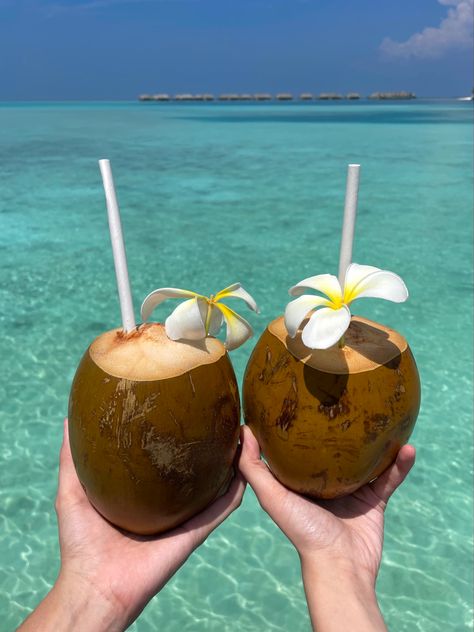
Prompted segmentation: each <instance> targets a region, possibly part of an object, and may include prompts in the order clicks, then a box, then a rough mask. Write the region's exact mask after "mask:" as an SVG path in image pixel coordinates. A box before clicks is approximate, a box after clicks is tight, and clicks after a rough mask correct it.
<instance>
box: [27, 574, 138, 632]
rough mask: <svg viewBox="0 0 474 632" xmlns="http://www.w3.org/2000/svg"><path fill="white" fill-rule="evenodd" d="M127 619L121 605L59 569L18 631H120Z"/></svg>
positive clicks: (80, 579) (124, 626)
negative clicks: (51, 586) (46, 591)
mask: <svg viewBox="0 0 474 632" xmlns="http://www.w3.org/2000/svg"><path fill="white" fill-rule="evenodd" d="M128 623H129V621H128V620H127V617H126V615H125V613H124V611H123V609H122V608H120V607H119V605H118V604H117V603H114V602H113V600H111V599H108V598H107V597H106V596H105V595H104V594H101V593H100V592H99V591H97V590H95V588H94V586H93V585H91V584H87V582H85V581H84V580H83V579H82V578H80V577H79V576H66V575H64V574H63V573H61V574H60V575H59V577H58V579H57V580H56V583H55V584H54V586H53V588H52V589H51V590H50V592H49V593H48V594H47V595H46V597H45V598H44V599H43V601H42V602H41V603H40V604H39V605H38V607H37V608H36V609H35V610H34V611H33V612H32V613H31V615H30V616H29V617H28V618H27V619H26V621H25V622H24V623H23V624H22V626H20V628H19V632H39V631H41V632H69V631H70V630H74V632H122V630H125V629H126V627H127V625H128Z"/></svg>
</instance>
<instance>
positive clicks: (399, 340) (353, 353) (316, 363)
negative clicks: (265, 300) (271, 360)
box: [268, 316, 408, 374]
mask: <svg viewBox="0 0 474 632" xmlns="http://www.w3.org/2000/svg"><path fill="white" fill-rule="evenodd" d="M306 322H307V321H304V322H303V323H302V324H301V327H304V325H305V323H306ZM268 330H269V332H270V333H271V334H273V335H274V336H275V337H276V338H278V339H279V340H280V341H281V343H282V344H283V345H285V347H286V348H287V349H288V351H289V352H290V353H291V354H292V355H293V356H295V357H296V358H298V360H301V362H303V363H305V364H307V365H308V366H311V367H313V368H314V369H318V370H319V371H324V372H326V373H337V374H348V373H362V372H364V371H372V370H374V369H377V368H378V367H380V366H381V365H384V364H387V363H389V362H391V361H392V360H394V359H395V358H397V357H398V356H400V354H402V353H403V352H404V351H405V350H406V348H407V346H408V344H407V341H406V340H405V338H404V337H403V336H402V335H401V334H399V333H398V332H397V331H395V330H394V329H390V328H389V327H385V326H384V325H381V324H380V323H375V322H373V321H371V320H368V319H366V318H362V317H360V316H353V317H352V319H351V323H350V325H349V328H348V329H347V331H346V333H345V335H344V340H345V345H344V347H342V348H340V347H338V345H337V344H336V345H333V346H332V347H329V348H328V349H314V350H313V349H308V347H306V346H305V345H304V344H303V342H302V340H301V329H300V330H299V331H298V333H297V334H296V336H295V338H291V337H290V336H289V335H288V331H287V329H286V327H285V321H284V318H283V316H280V317H279V318H277V319H275V320H274V321H272V322H271V323H270V324H269V325H268Z"/></svg>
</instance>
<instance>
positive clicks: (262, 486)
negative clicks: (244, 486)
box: [239, 426, 288, 515]
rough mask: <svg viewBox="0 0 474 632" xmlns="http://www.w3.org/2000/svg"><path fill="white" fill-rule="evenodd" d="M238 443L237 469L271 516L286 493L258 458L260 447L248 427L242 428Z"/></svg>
mask: <svg viewBox="0 0 474 632" xmlns="http://www.w3.org/2000/svg"><path fill="white" fill-rule="evenodd" d="M240 442H241V444H242V452H241V455H240V459H239V469H240V471H241V472H242V474H243V475H244V477H245V479H246V480H247V482H248V483H249V485H250V486H251V487H252V489H253V491H254V492H255V494H256V496H257V498H258V501H259V503H260V505H261V506H262V508H263V509H264V510H265V511H266V512H267V513H268V514H270V515H272V514H273V513H274V512H275V511H276V510H277V509H278V507H279V506H281V500H282V497H283V496H285V495H286V494H287V493H288V492H287V490H286V488H285V487H283V485H281V484H280V483H279V482H278V481H277V480H276V478H275V477H274V476H273V474H272V473H271V472H270V470H269V469H268V467H267V466H266V465H265V463H264V462H263V461H262V459H261V458H260V446H259V445H258V442H257V439H256V438H255V436H254V434H253V432H252V430H251V429H250V428H249V427H248V426H242V428H241V432H240Z"/></svg>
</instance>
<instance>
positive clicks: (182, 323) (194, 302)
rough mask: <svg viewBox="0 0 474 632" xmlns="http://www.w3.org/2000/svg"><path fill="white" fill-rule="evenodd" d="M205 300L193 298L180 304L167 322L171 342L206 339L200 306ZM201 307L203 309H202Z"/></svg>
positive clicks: (167, 332) (166, 326)
mask: <svg viewBox="0 0 474 632" xmlns="http://www.w3.org/2000/svg"><path fill="white" fill-rule="evenodd" d="M202 302H203V299H200V298H196V297H195V298H192V299H191V300H189V301H184V303H180V304H179V305H178V307H177V308H176V309H175V310H174V311H173V312H172V313H171V314H170V315H169V316H168V318H167V319H166V321H165V329H166V335H167V336H168V338H171V340H180V339H182V338H183V339H185V340H200V339H201V338H205V337H206V330H205V328H204V323H203V320H202V315H201V309H202V306H200V305H199V304H200V303H202ZM200 307H201V308H200Z"/></svg>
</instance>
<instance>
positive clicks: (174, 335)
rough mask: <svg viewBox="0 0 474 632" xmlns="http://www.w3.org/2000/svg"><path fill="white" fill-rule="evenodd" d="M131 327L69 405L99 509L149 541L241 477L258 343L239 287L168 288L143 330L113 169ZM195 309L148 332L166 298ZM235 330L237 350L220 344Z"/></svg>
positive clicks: (92, 364) (112, 221)
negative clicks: (248, 362) (250, 344)
mask: <svg viewBox="0 0 474 632" xmlns="http://www.w3.org/2000/svg"><path fill="white" fill-rule="evenodd" d="M101 170H102V175H103V178H104V187H105V191H106V199H107V208H108V213H109V225H110V229H111V237H112V247H113V251H114V261H115V267H116V273H117V282H118V289H119V298H120V306H121V311H122V321H123V327H122V328H118V329H113V330H111V331H107V332H105V333H103V334H101V335H100V336H99V337H98V338H96V339H95V340H94V341H93V342H92V344H91V345H90V347H89V348H88V349H87V350H86V352H85V354H84V356H83V358H82V360H81V362H80V364H79V367H78V369H77V372H76V375H75V377H74V380H73V384H72V388H71V394H70V400H69V414H68V417H69V437H70V445H71V452H72V456H73V460H74V464H75V467H76V471H77V474H78V477H79V480H80V482H81V484H82V485H83V487H84V489H85V491H86V494H87V496H88V498H89V500H90V502H91V503H92V505H93V506H94V507H95V508H96V509H97V510H98V511H99V512H100V513H101V514H102V515H103V516H104V517H105V518H107V519H108V520H109V521H110V522H111V523H113V524H115V525H116V526H118V527H121V528H123V529H126V530H128V531H132V532H134V533H138V534H154V533H160V532H163V531H166V530H168V529H171V528H173V527H175V526H177V525H179V524H181V523H182V522H184V521H185V520H187V519H188V518H190V517H191V516H193V515H195V514H196V513H198V512H199V511H201V510H202V509H204V508H205V507H206V506H207V505H208V504H209V503H211V502H212V501H213V500H214V499H215V498H217V497H218V496H219V495H221V494H222V493H224V492H225V491H226V489H227V487H228V485H229V483H230V481H231V479H232V477H233V460H234V457H235V453H236V450H237V443H238V436H239V425H240V401H239V392H238V385H237V381H236V378H235V374H234V370H233V367H232V364H231V361H230V359H229V355H228V351H230V350H231V349H234V348H236V347H238V346H239V345H241V344H242V343H243V342H245V340H247V338H249V337H250V335H251V334H252V329H251V327H250V325H249V324H248V323H247V321H246V320H244V319H243V318H242V317H241V316H239V315H238V314H237V313H236V312H235V311H234V310H232V309H231V308H230V307H228V306H227V305H225V304H223V303H221V301H222V300H223V299H227V298H240V299H243V300H244V301H245V302H246V303H247V304H248V305H249V306H250V307H251V308H252V309H254V310H257V306H256V304H255V301H254V300H253V298H252V297H251V296H250V294H248V293H247V292H246V291H245V290H244V289H243V288H242V286H241V285H240V284H239V283H235V284H233V285H231V286H229V287H227V288H225V289H224V290H222V291H220V292H218V293H217V294H216V295H215V296H211V297H209V298H208V297H205V296H203V295H201V294H198V293H195V292H191V291H188V290H181V289H179V288H159V289H158V290H155V291H153V292H152V293H151V294H149V295H148V296H147V298H146V299H145V301H144V302H143V305H142V310H141V315H142V320H143V324H140V325H139V326H136V325H135V321H134V315H133V306H132V303H131V292H130V284H129V281H128V273H127V266H126V259H125V250H124V245H123V237H122V232H121V225H120V217H119V212H118V205H117V201H116V197H115V191H114V187H113V180H112V174H111V171H110V165H109V163H108V161H101ZM170 298H175V299H183V298H184V299H186V300H185V301H184V302H183V303H181V304H180V305H178V307H177V308H176V309H175V310H174V311H173V313H172V314H171V315H170V316H168V318H167V319H166V321H165V323H164V324H161V323H147V322H146V321H147V320H148V318H149V317H150V315H151V313H152V311H153V310H154V309H155V307H156V306H157V305H159V304H160V303H162V302H163V301H164V300H166V299H170ZM223 324H225V325H226V326H227V337H226V340H225V343H222V342H221V341H220V340H218V339H217V338H215V337H214V336H215V335H216V334H217V333H218V331H219V330H220V328H221V327H222V325H223Z"/></svg>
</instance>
